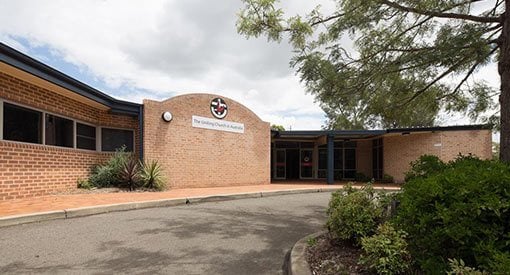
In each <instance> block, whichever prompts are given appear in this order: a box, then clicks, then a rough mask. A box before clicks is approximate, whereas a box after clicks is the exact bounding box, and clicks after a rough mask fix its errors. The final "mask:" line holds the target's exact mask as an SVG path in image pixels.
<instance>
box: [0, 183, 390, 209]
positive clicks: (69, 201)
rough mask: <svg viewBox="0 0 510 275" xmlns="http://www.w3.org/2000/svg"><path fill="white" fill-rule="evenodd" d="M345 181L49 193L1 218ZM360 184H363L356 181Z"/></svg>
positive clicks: (13, 205)
mask: <svg viewBox="0 0 510 275" xmlns="http://www.w3.org/2000/svg"><path fill="white" fill-rule="evenodd" d="M343 186H344V183H336V184H333V185H327V184H325V183H324V182H319V181H306V182H277V183H272V184H264V185H249V186H230V187H208V188H182V189H171V190H168V191H164V192H120V193H99V194H97V193H94V194H71V195H69V194H65V195H64V194H63V195H48V196H43V197H38V198H29V199H17V200H7V201H0V217H4V216H11V215H22V214H31V213H37V212H47V211H55V210H63V209H72V208H80V207H87V206H99V205H108V204H117V203H129V202H142V201H152V200H161V199H176V198H190V197H201V196H215V195H228V194H238V193H256V192H270V191H280V190H296V189H319V188H342V187H343ZM355 186H361V184H355ZM374 187H375V188H384V189H388V190H397V189H399V187H398V186H396V185H387V184H384V185H382V184H375V185H374Z"/></svg>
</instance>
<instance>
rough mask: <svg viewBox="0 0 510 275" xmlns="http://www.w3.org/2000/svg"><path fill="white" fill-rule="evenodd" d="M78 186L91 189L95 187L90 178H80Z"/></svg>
mask: <svg viewBox="0 0 510 275" xmlns="http://www.w3.org/2000/svg"><path fill="white" fill-rule="evenodd" d="M78 188H82V189H89V190H90V189H92V188H94V185H92V184H91V183H90V182H89V181H88V180H84V179H78Z"/></svg>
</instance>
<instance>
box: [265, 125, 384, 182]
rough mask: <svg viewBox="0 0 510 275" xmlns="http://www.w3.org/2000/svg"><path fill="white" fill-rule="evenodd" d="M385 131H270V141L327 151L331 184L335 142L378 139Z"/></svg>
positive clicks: (328, 174)
mask: <svg viewBox="0 0 510 275" xmlns="http://www.w3.org/2000/svg"><path fill="white" fill-rule="evenodd" d="M386 133H387V131H386V130H322V131H272V132H271V139H272V141H279V142H285V141H300V142H313V143H314V144H316V145H319V146H325V147H326V148H327V149H326V150H327V169H326V180H327V182H328V184H332V183H333V182H334V180H335V177H334V170H335V166H334V160H335V155H334V154H335V150H334V148H335V141H344V142H349V141H356V140H367V139H373V138H377V137H380V136H382V135H384V134H386Z"/></svg>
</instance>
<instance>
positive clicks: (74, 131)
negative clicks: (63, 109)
mask: <svg viewBox="0 0 510 275" xmlns="http://www.w3.org/2000/svg"><path fill="white" fill-rule="evenodd" d="M43 116H44V118H43V123H42V126H43V127H44V144H43V145H46V146H55V147H59V148H72V149H77V148H76V121H75V120H74V119H72V118H68V117H65V116H61V115H55V114H52V113H49V112H43ZM48 116H53V118H54V119H65V120H69V121H71V123H72V127H73V128H72V131H71V132H72V134H71V135H73V137H72V143H73V144H72V146H70V147H69V146H62V145H54V144H47V140H46V134H47V133H46V126H47V125H46V121H47V119H48ZM55 142H56V138H55Z"/></svg>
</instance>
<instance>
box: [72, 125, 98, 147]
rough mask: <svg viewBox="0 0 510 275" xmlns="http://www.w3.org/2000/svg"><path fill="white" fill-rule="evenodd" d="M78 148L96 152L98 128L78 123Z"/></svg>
mask: <svg viewBox="0 0 510 275" xmlns="http://www.w3.org/2000/svg"><path fill="white" fill-rule="evenodd" d="M76 148H79V149H87V150H96V127H93V126H89V125H85V124H81V123H76Z"/></svg>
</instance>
